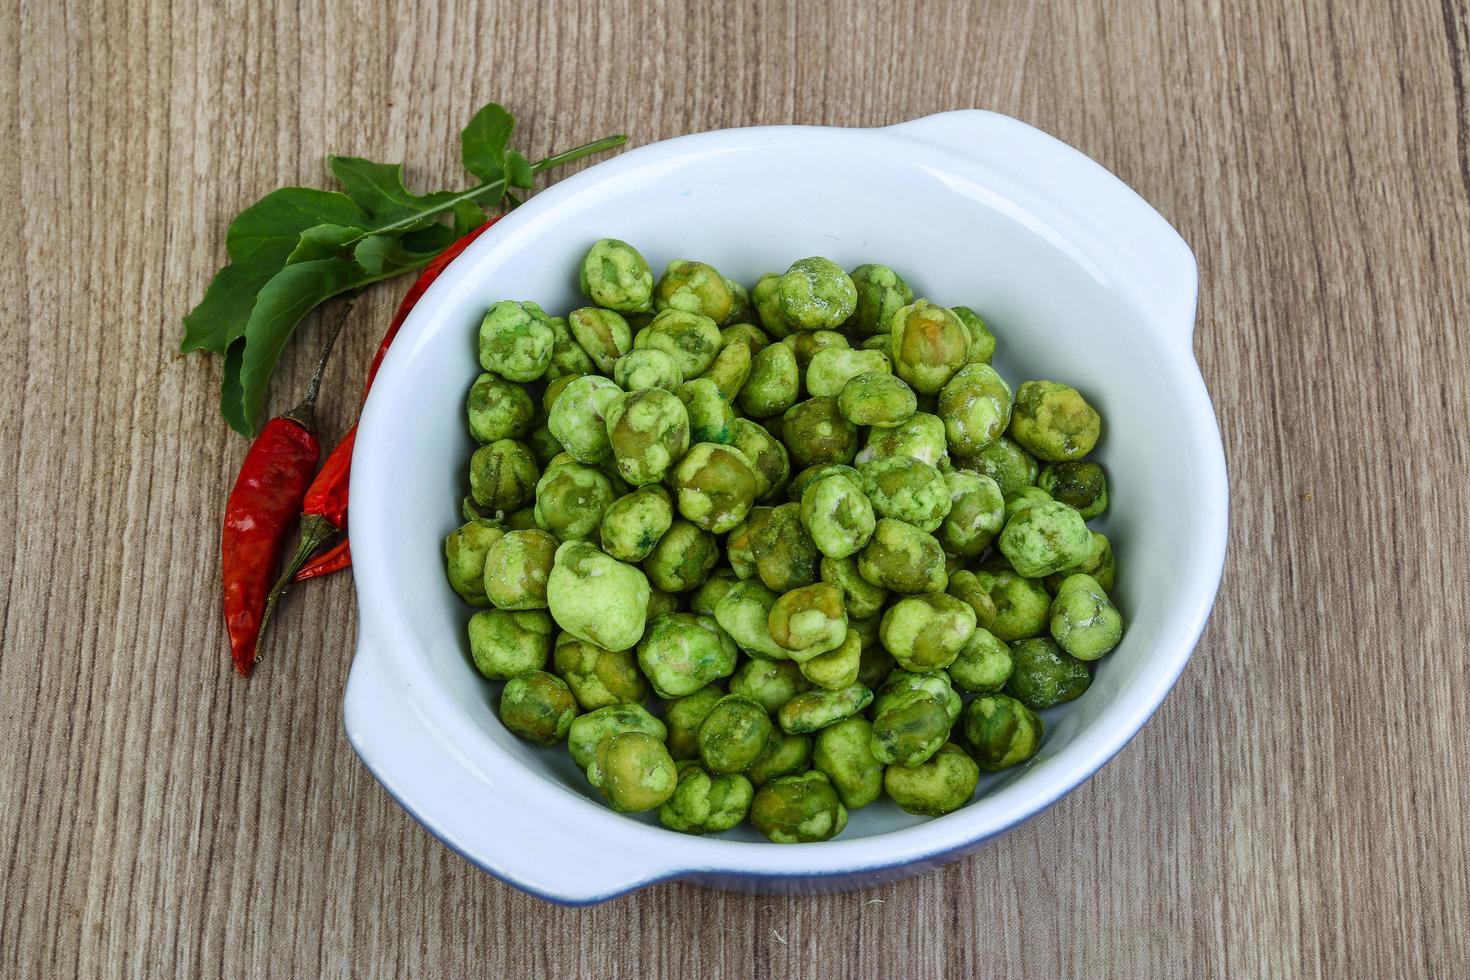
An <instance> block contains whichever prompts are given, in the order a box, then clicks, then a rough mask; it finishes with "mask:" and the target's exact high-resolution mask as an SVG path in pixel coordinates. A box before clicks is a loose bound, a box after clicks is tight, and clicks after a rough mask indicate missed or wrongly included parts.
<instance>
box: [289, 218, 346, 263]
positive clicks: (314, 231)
mask: <svg viewBox="0 0 1470 980" xmlns="http://www.w3.org/2000/svg"><path fill="white" fill-rule="evenodd" d="M362 236H363V230H362V229H361V228H354V227H351V226H349V225H312V226H311V227H310V228H308V229H306V230H305V231H303V232H302V233H301V237H300V238H299V239H298V240H297V242H296V248H294V249H293V250H292V251H291V254H290V255H288V256H286V265H295V264H296V263H297V262H311V261H313V260H315V259H329V258H332V257H333V256H335V255H338V254H340V253H341V252H342V250H343V249H344V248H346V247H347V244H348V242H355V241H357V240H358V239H359V238H361V237H362Z"/></svg>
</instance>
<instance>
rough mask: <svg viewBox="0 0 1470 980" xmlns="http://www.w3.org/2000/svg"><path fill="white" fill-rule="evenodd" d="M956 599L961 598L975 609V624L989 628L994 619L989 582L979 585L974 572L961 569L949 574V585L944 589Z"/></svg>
mask: <svg viewBox="0 0 1470 980" xmlns="http://www.w3.org/2000/svg"><path fill="white" fill-rule="evenodd" d="M945 591H946V592H948V593H949V594H950V595H952V596H954V597H955V598H956V599H962V600H964V601H965V602H967V603H969V604H970V608H971V609H973V610H975V625H976V626H978V627H980V628H982V629H990V624H991V623H993V622H994V621H995V612H996V610H995V600H994V599H992V598H991V597H990V583H989V582H987V583H986V584H985V585H981V583H980V580H979V578H978V577H976V575H975V573H974V572H971V571H968V570H966V569H961V570H959V571H956V572H954V573H952V574H951V575H950V576H949V587H948V588H947V589H945Z"/></svg>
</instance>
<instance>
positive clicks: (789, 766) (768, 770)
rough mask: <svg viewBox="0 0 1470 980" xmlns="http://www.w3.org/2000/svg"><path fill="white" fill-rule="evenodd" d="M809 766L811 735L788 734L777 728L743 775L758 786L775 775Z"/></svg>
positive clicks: (785, 773) (797, 771)
mask: <svg viewBox="0 0 1470 980" xmlns="http://www.w3.org/2000/svg"><path fill="white" fill-rule="evenodd" d="M811 767H812V737H811V736H810V735H788V734H786V733H785V732H783V731H781V730H780V729H779V728H778V729H776V730H775V731H774V732H772V733H771V740H770V741H769V742H767V743H766V750H765V751H764V752H762V753H761V757H760V758H759V759H757V760H755V764H754V765H752V766H751V767H750V768H749V769H747V770H745V776H746V778H747V779H749V780H750V781H751V783H752V784H754V785H755V786H756V787H757V788H759V787H761V786H764V785H765V784H766V783H768V782H770V781H771V780H773V779H775V778H776V777H777V776H792V775H796V774H798V773H803V772H806V771H807V770H808V769H810V768H811Z"/></svg>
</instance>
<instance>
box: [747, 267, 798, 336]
mask: <svg viewBox="0 0 1470 980" xmlns="http://www.w3.org/2000/svg"><path fill="white" fill-rule="evenodd" d="M750 303H751V305H752V306H754V307H755V314H756V318H757V319H759V320H760V325H761V329H763V330H765V332H766V333H768V334H769V335H770V336H771V337H773V338H775V339H776V340H780V339H781V338H782V337H785V336H787V335H788V334H790V333H791V325H790V324H788V323H787V322H786V315H785V314H784V313H782V312H781V276H780V274H778V273H775V272H767V273H766V274H765V275H763V276H761V277H760V278H759V279H757V280H756V282H755V286H754V287H753V288H752V289H751V291H750Z"/></svg>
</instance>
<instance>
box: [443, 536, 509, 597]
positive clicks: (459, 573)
mask: <svg viewBox="0 0 1470 980" xmlns="http://www.w3.org/2000/svg"><path fill="white" fill-rule="evenodd" d="M504 534H505V531H503V530H502V529H500V528H498V527H496V526H495V525H493V524H490V523H489V522H487V521H481V520H473V521H466V522H465V523H464V524H463V525H461V526H460V527H458V528H456V529H455V530H453V531H450V532H449V536H448V537H447V538H445V539H444V574H445V576H446V577H447V578H448V579H449V585H450V587H451V588H452V589H454V591H455V592H457V593H459V597H460V598H461V599H463V600H464V601H465V602H468V603H469V604H470V605H472V606H488V605H490V600H489V598H488V597H486V595H485V556H486V555H488V554H489V553H490V548H491V547H492V546H493V545H494V544H495V542H496V541H498V540H500V538H501V536H502V535H504Z"/></svg>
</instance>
